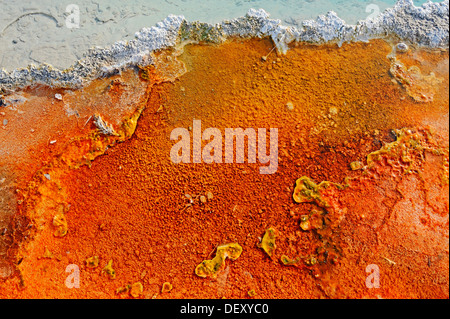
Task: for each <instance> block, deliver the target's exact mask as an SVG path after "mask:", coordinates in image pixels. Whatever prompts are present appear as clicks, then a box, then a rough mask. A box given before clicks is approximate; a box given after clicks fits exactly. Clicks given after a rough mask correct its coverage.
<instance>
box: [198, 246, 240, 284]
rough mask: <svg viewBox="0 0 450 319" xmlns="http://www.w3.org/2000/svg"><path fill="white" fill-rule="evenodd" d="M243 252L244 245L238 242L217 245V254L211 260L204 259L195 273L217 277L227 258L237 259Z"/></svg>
mask: <svg viewBox="0 0 450 319" xmlns="http://www.w3.org/2000/svg"><path fill="white" fill-rule="evenodd" d="M241 253H242V247H241V246H240V245H239V244H238V243H230V244H225V245H220V246H219V247H217V252H216V256H215V257H214V258H213V259H211V260H204V261H203V262H202V263H201V264H200V265H198V266H197V267H196V268H195V274H196V275H197V276H199V277H202V278H206V277H215V276H216V275H217V273H218V272H219V271H220V270H221V269H222V268H223V266H224V265H225V259H227V257H228V258H230V259H232V260H236V259H238V258H239V256H240V255H241Z"/></svg>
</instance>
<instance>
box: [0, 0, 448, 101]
mask: <svg viewBox="0 0 450 319" xmlns="http://www.w3.org/2000/svg"><path fill="white" fill-rule="evenodd" d="M231 37H242V38H251V37H260V38H263V37H270V38H271V39H272V40H273V42H274V43H275V45H276V47H277V49H278V50H279V51H280V52H282V53H285V52H286V51H287V50H288V45H289V44H290V43H293V42H307V43H313V44H324V43H338V44H339V45H342V44H343V43H346V42H358V41H369V40H371V39H392V38H395V39H398V40H399V41H403V42H405V43H408V44H411V45H415V46H419V47H427V48H444V49H448V46H449V0H445V1H443V2H439V3H433V2H428V3H425V4H424V5H422V6H421V7H416V6H414V4H413V1H412V0H399V1H398V2H397V3H396V5H395V6H394V7H393V8H389V9H387V10H386V11H384V12H383V13H382V14H380V15H379V16H378V17H375V18H370V19H367V20H363V21H359V22H357V23H356V24H355V25H349V24H346V23H345V21H344V20H342V19H340V18H339V17H338V16H337V14H336V13H334V12H333V11H330V12H328V13H327V14H326V15H321V16H319V17H317V18H316V19H315V20H306V21H303V22H302V23H301V26H299V27H298V28H297V27H288V26H284V25H282V23H281V21H280V20H275V19H270V18H269V14H268V13H267V12H265V11H264V10H263V9H259V10H255V9H250V10H249V11H248V13H247V14H246V15H245V16H244V17H241V18H237V19H233V20H229V21H223V22H221V23H219V24H215V25H212V24H207V23H201V22H189V21H186V20H185V18H184V17H183V16H174V15H169V16H168V17H167V18H166V19H165V20H164V21H162V22H159V23H157V24H156V26H153V27H150V28H143V29H142V30H140V31H139V32H137V33H136V34H135V39H133V40H131V41H126V42H125V41H119V42H116V43H114V44H112V45H111V46H108V47H105V48H94V49H91V50H89V51H88V52H86V54H85V55H84V57H83V58H82V59H81V60H79V61H77V62H76V63H75V64H74V65H73V66H72V67H70V68H68V69H65V70H59V69H57V68H54V67H52V66H51V65H49V64H41V65H38V66H36V65H29V66H28V67H26V68H21V69H16V70H13V71H11V72H7V71H6V70H1V71H0V90H3V91H5V92H7V91H8V90H14V89H17V88H23V87H26V86H30V85H35V84H43V85H49V86H53V87H64V88H72V89H77V88H82V87H83V86H84V85H86V84H87V83H89V82H90V81H91V80H93V79H95V78H99V77H104V76H108V75H112V74H115V73H119V72H121V71H122V70H124V69H126V68H129V67H133V66H136V65H149V64H151V63H152V59H151V55H150V53H151V52H153V51H157V50H160V49H166V48H170V47H174V46H176V45H177V44H179V43H181V42H182V41H185V40H193V41H205V42H215V43H220V42H223V41H225V40H226V39H228V38H231ZM0 93H1V91H0Z"/></svg>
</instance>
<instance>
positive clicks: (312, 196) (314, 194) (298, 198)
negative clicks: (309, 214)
mask: <svg viewBox="0 0 450 319" xmlns="http://www.w3.org/2000/svg"><path fill="white" fill-rule="evenodd" d="M330 186H336V187H337V188H338V189H342V188H343V186H342V185H339V184H335V183H332V182H328V181H323V182H321V183H320V184H316V183H314V182H313V181H312V180H311V179H310V178H309V177H307V176H303V177H300V178H299V179H298V180H297V181H296V182H295V189H294V194H293V198H294V201H295V202H297V203H311V202H315V203H316V204H317V205H319V206H320V207H324V208H326V207H329V206H330V205H329V204H328V203H327V201H326V200H324V199H323V197H322V194H321V190H323V189H327V188H328V187H330Z"/></svg>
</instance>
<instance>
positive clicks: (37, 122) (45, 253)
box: [0, 39, 449, 299]
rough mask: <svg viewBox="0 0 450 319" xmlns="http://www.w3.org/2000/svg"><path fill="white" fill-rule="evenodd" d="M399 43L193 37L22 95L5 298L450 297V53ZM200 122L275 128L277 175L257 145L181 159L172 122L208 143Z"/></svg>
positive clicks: (2, 272) (5, 222)
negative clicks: (146, 61)
mask: <svg viewBox="0 0 450 319" xmlns="http://www.w3.org/2000/svg"><path fill="white" fill-rule="evenodd" d="M393 45H394V44H391V43H387V42H385V41H382V40H374V41H370V42H368V43H353V44H344V45H343V46H342V47H338V46H337V45H321V46H317V45H308V44H301V43H300V44H297V45H296V46H292V47H291V48H290V50H289V51H288V52H287V54H286V55H277V53H276V52H275V51H273V52H271V50H272V48H273V44H272V42H271V41H269V40H267V39H252V40H240V39H236V40H230V41H227V42H226V43H224V44H221V45H205V44H186V45H185V46H184V47H183V48H179V49H177V50H167V51H162V52H159V53H155V56H154V60H155V65H154V66H151V67H145V68H144V67H141V68H138V69H136V70H135V69H130V70H128V71H126V72H123V73H122V74H120V75H115V76H113V77H111V78H104V79H99V80H95V81H93V82H92V83H91V84H90V85H89V86H88V87H86V88H84V89H82V90H65V89H51V88H48V87H42V86H41V87H31V88H27V89H25V90H23V91H20V92H15V93H14V94H17V95H20V96H21V97H23V98H24V99H25V101H24V102H23V103H22V104H20V105H18V106H17V107H16V108H15V109H13V108H8V109H6V108H5V111H4V112H3V113H4V114H2V117H4V118H5V119H8V123H7V125H4V126H3V127H2V129H0V146H1V148H0V149H1V150H2V152H3V153H2V155H1V161H2V163H0V164H1V165H0V192H1V194H2V198H3V199H2V201H0V214H2V215H1V217H2V218H1V221H0V230H2V232H1V233H0V234H1V237H0V238H1V239H0V244H1V245H0V297H2V298H164V299H170V298H200V299H203V298H230V299H234V298H289V299H290V298H293V299H297V298H448V297H449V242H448V240H449V224H448V221H449V195H448V190H449V175H448V163H449V147H448V141H449V134H448V133H449V125H448V114H449V113H448V112H449V107H448V103H449V93H448V92H449V91H448V90H449V75H448V61H449V56H448V50H435V51H431V50H422V49H414V48H412V49H411V50H409V51H408V52H405V53H397V55H396V56H391V55H390V53H391V51H392V47H393ZM269 52H271V53H270V54H269ZM55 94H61V99H59V95H56V97H57V98H55ZM0 110H2V109H0ZM196 121H197V122H196ZM199 121H201V131H202V132H204V131H205V130H206V129H208V128H215V129H216V130H215V132H216V133H217V134H222V136H223V137H224V140H223V142H225V133H226V131H227V129H230V128H242V129H246V128H252V129H254V130H255V131H256V132H259V131H258V129H266V132H267V137H269V135H270V134H269V132H270V128H277V129H278V139H277V141H276V142H277V145H276V147H277V150H278V157H277V158H276V161H277V163H278V166H277V169H276V172H275V173H274V174H261V173H260V168H261V167H263V166H264V165H265V164H262V163H261V162H260V161H257V162H253V163H252V162H251V161H248V160H247V159H248V158H249V157H250V155H251V154H250V153H251V152H249V151H248V149H247V146H248V145H247V144H251V143H245V144H243V145H245V152H244V155H245V156H244V157H245V162H244V163H238V161H237V160H235V161H232V163H226V161H225V160H223V161H222V163H212V164H208V163H205V162H204V161H203V160H201V161H200V163H193V162H194V160H193V158H192V157H191V155H193V154H190V153H188V157H187V158H188V159H189V163H179V164H177V163H174V162H173V158H172V157H171V150H172V149H173V147H174V145H176V143H177V142H178V141H179V140H178V141H176V140H173V139H171V134H172V132H173V131H174V130H175V129H184V130H181V131H183V132H188V133H189V134H188V136H189V140H188V141H189V143H188V144H187V145H188V146H191V147H189V149H190V150H189V152H191V151H193V150H194V148H195V147H203V148H204V147H205V146H206V145H207V143H208V140H204V141H203V142H201V141H199V140H196V139H195V134H196V130H197V129H198V127H197V124H196V123H199ZM197 133H198V132H197ZM248 140H250V139H248ZM196 143H197V145H195V144H196ZM236 144H237V143H236ZM217 145H221V143H219V144H217ZM250 146H251V145H250ZM236 147H237V146H236ZM250 149H251V148H250ZM3 150H7V151H3ZM235 153H237V149H236V150H235ZM268 153H269V144H267V154H268ZM214 155H215V153H214ZM223 155H224V158H225V153H224V154H223ZM236 155H237V154H236ZM191 159H192V160H191Z"/></svg>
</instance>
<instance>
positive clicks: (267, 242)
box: [259, 227, 277, 257]
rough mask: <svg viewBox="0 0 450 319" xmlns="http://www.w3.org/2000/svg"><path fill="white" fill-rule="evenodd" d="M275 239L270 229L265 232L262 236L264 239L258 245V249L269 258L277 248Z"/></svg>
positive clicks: (273, 230) (274, 234)
mask: <svg viewBox="0 0 450 319" xmlns="http://www.w3.org/2000/svg"><path fill="white" fill-rule="evenodd" d="M275 239H276V233H275V229H273V228H272V227H271V228H269V229H267V230H266V233H265V234H264V237H263V239H262V241H261V243H260V244H259V247H260V248H262V249H263V250H264V251H265V252H266V254H267V255H269V257H272V256H273V253H274V251H275V249H276V248H277V245H276V244H275Z"/></svg>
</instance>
